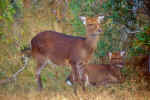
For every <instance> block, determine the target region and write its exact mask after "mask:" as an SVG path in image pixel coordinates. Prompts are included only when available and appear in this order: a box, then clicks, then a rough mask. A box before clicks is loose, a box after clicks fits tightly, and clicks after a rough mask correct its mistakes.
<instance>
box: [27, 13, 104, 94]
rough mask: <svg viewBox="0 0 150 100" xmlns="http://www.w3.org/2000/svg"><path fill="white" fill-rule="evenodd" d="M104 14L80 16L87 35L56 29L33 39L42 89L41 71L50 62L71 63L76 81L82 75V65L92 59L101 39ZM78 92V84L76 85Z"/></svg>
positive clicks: (38, 76) (33, 51)
mask: <svg viewBox="0 0 150 100" xmlns="http://www.w3.org/2000/svg"><path fill="white" fill-rule="evenodd" d="M103 18H104V16H99V17H95V18H87V17H80V19H81V20H82V21H83V24H84V25H85V27H86V36H85V37H75V36H71V35H65V34H63V33H58V32H55V31H44V32H40V33H39V34H37V35H36V36H35V37H34V38H33V39H32V40H31V46H32V49H31V54H32V57H33V58H34V59H35V60H36V61H37V67H36V79H37V83H38V87H39V89H40V90H41V89H42V87H43V86H42V82H41V76H40V72H41V70H42V69H43V68H44V67H45V66H46V65H47V64H48V63H49V62H52V63H54V64H57V65H62V66H63V65H66V64H67V65H68V63H69V65H71V67H72V76H73V81H74V83H76V81H77V80H80V79H81V77H82V73H83V71H82V67H83V65H85V64H87V63H88V61H89V60H90V58H91V56H92V54H93V52H94V50H95V49H96V46H97V42H98V40H99V35H100V32H101V31H102V30H101V28H100V22H101V21H102V20H103ZM24 52H25V51H24ZM74 92H75V93H76V85H74Z"/></svg>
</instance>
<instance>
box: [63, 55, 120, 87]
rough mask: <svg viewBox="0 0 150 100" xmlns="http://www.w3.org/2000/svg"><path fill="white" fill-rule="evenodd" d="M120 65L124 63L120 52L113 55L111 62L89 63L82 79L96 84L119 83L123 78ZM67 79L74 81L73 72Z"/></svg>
mask: <svg viewBox="0 0 150 100" xmlns="http://www.w3.org/2000/svg"><path fill="white" fill-rule="evenodd" d="M118 65H123V57H122V56H121V55H120V52H116V53H113V54H112V55H111V58H110V64H89V65H87V66H86V67H84V68H85V69H84V77H83V79H82V81H83V82H88V84H90V85H96V86H99V85H107V84H108V83H119V82H121V81H122V79H123V78H122V77H121V76H122V74H121V72H120V69H121V68H120V67H119V66H118ZM87 77H88V79H87ZM67 80H70V81H71V82H72V74H70V75H69V77H68V78H67ZM67 80H66V81H67Z"/></svg>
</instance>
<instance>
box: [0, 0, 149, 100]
mask: <svg viewBox="0 0 150 100" xmlns="http://www.w3.org/2000/svg"><path fill="white" fill-rule="evenodd" d="M45 9H46V10H45ZM11 29H12V30H11V31H8V29H7V28H6V33H7V32H8V33H7V34H5V41H2V42H0V45H1V48H3V49H0V53H1V55H0V78H1V79H2V78H6V77H9V76H11V75H12V74H13V73H14V72H16V71H17V70H18V69H19V68H20V67H21V66H22V64H21V62H20V57H21V56H20V55H19V53H20V49H19V48H20V46H22V45H24V44H29V43H30V40H31V38H32V37H33V36H35V35H36V34H37V33H38V32H40V31H44V30H56V31H59V32H66V33H71V31H72V29H71V26H70V25H69V24H66V23H63V22H59V23H58V22H56V18H55V15H53V14H52V13H51V8H50V6H49V5H47V3H46V2H45V1H44V4H43V6H42V7H41V8H36V10H32V9H25V10H24V17H23V18H21V19H19V20H18V21H17V22H15V23H14V25H12V26H11ZM8 40H9V41H8ZM28 66H29V67H28V68H27V69H25V70H24V72H23V73H21V74H20V75H19V77H18V78H17V80H16V81H15V82H13V83H10V84H6V85H1V86H0V100H150V92H149V91H146V90H142V91H141V90H139V89H138V86H137V85H138V84H136V83H133V82H131V83H132V84H131V83H130V84H128V82H126V83H124V84H123V85H122V86H119V85H117V86H115V85H114V86H111V87H109V88H106V87H100V88H91V87H90V88H89V89H88V91H86V92H83V91H82V90H80V89H79V91H78V96H75V95H74V93H73V91H72V88H71V87H69V86H66V84H65V82H64V80H65V78H66V76H67V75H68V72H69V69H66V68H63V67H61V68H59V67H58V68H56V69H52V68H50V67H47V68H45V69H44V70H43V71H42V80H43V83H44V90H43V91H42V92H38V91H36V88H37V84H36V81H35V76H34V73H35V72H34V71H35V70H34V69H35V67H34V66H35V63H34V62H33V61H30V63H29V65H28ZM56 72H59V73H57V74H56ZM143 84H144V83H143ZM143 84H139V85H143Z"/></svg>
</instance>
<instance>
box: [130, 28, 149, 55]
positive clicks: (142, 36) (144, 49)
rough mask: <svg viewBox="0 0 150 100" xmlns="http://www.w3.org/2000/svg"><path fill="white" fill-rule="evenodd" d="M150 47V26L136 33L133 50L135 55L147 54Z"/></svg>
mask: <svg viewBox="0 0 150 100" xmlns="http://www.w3.org/2000/svg"><path fill="white" fill-rule="evenodd" d="M149 47H150V27H147V26H146V27H144V30H141V31H140V32H139V33H137V34H136V38H135V40H134V41H133V47H132V48H131V52H132V54H134V55H137V54H146V53H149Z"/></svg>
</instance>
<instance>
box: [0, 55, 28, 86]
mask: <svg viewBox="0 0 150 100" xmlns="http://www.w3.org/2000/svg"><path fill="white" fill-rule="evenodd" d="M23 59H24V65H23V66H22V67H21V68H20V69H19V70H18V71H17V72H16V73H14V74H13V75H12V76H11V77H10V78H8V79H5V80H1V81H0V84H6V83H8V82H11V81H13V80H16V78H17V76H18V75H19V73H20V72H22V71H23V70H24V69H25V68H26V67H27V64H28V58H27V57H24V56H23Z"/></svg>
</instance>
